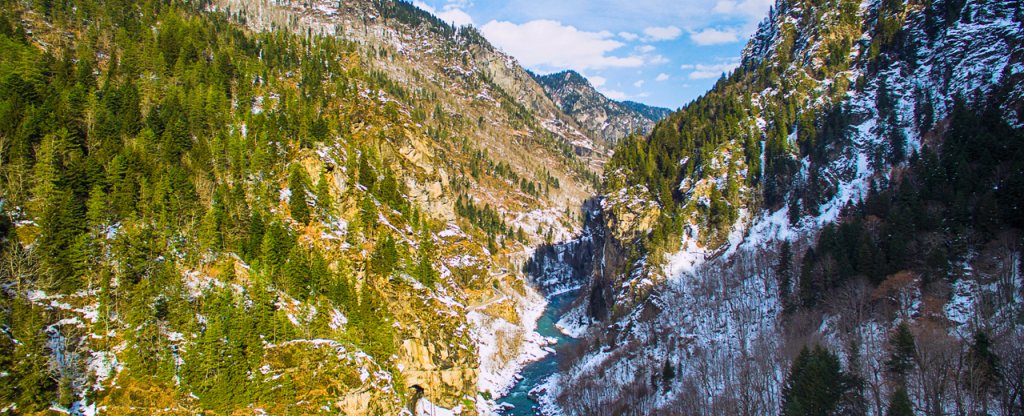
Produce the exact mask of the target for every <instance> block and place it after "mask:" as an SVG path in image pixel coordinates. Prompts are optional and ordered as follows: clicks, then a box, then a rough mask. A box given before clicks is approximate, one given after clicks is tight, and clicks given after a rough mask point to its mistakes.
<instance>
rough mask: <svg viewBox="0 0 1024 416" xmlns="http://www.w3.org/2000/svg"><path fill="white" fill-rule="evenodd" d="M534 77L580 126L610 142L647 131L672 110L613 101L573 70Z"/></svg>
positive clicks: (612, 143)
mask: <svg viewBox="0 0 1024 416" xmlns="http://www.w3.org/2000/svg"><path fill="white" fill-rule="evenodd" d="M534 78H535V79H536V80H537V82H539V83H540V84H541V85H542V86H544V91H545V92H546V93H547V95H548V96H549V97H551V99H552V100H554V102H555V104H557V105H558V106H559V108H561V109H562V111H565V113H566V114H568V115H569V116H571V117H572V118H573V119H575V120H576V121H577V122H578V123H579V125H580V126H581V128H583V129H584V130H586V131H589V132H591V133H592V135H593V136H595V137H597V138H598V139H600V140H602V141H603V142H605V143H608V144H610V145H614V144H615V143H616V142H617V141H618V140H619V139H622V138H623V137H626V136H629V135H631V134H640V135H645V134H648V133H650V131H651V129H652V128H654V123H656V122H658V121H659V120H661V119H662V118H665V117H666V116H667V115H668V114H669V113H671V110H668V109H664V108H657V107H650V106H646V105H644V104H640V103H633V102H618V101H612V100H610V99H608V97H605V96H604V95H603V94H601V93H600V92H598V91H597V89H596V88H594V86H593V85H591V84H590V81H588V80H587V79H586V78H584V77H583V76H582V75H580V74H579V73H578V72H576V71H571V70H570V71H563V72H558V73H554V74H548V75H535V76H534Z"/></svg>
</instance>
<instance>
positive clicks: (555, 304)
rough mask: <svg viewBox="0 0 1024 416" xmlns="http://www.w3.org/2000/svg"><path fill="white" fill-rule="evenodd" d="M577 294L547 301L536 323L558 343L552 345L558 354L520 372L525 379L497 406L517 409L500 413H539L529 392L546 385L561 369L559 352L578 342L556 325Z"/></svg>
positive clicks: (569, 294) (539, 328) (520, 415)
mask: <svg viewBox="0 0 1024 416" xmlns="http://www.w3.org/2000/svg"><path fill="white" fill-rule="evenodd" d="M576 293H577V291H572V292H568V293H563V294H559V295H555V296H552V297H550V298H549V299H548V306H547V308H546V309H545V310H544V314H543V315H541V317H540V319H539V320H537V332H539V333H540V334H541V335H543V336H545V337H550V338H554V339H556V340H558V342H557V343H556V344H555V345H554V346H553V348H554V349H555V353H554V354H548V355H546V356H544V358H541V359H540V360H538V361H534V362H532V363H530V364H527V365H526V367H525V368H523V371H522V372H521V373H520V376H522V379H520V380H519V381H518V382H517V383H516V385H515V386H514V387H513V388H512V390H510V391H509V392H508V394H506V395H505V396H504V397H501V398H499V399H498V400H497V403H498V404H506V405H511V406H514V407H508V406H506V408H505V409H503V410H501V411H500V414H502V415H508V416H526V415H531V416H532V415H539V414H540V413H539V411H538V409H537V402H535V401H534V400H533V399H531V398H530V390H533V388H534V387H537V385H539V384H541V383H542V382H544V379H546V378H547V377H548V376H550V375H552V374H554V373H555V371H557V370H558V359H559V355H560V354H559V351H562V350H563V349H564V348H565V347H567V346H570V345H572V343H574V342H575V339H573V338H572V337H569V336H567V335H565V334H563V333H562V332H561V331H559V330H558V328H556V327H555V322H558V319H559V318H560V317H561V316H562V314H564V313H565V309H566V307H568V306H569V304H570V303H572V301H573V300H574V299H575V298H576Z"/></svg>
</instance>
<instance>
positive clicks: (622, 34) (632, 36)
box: [619, 32, 640, 42]
mask: <svg viewBox="0 0 1024 416" xmlns="http://www.w3.org/2000/svg"><path fill="white" fill-rule="evenodd" d="M619 37H620V38H622V39H624V40H625V41H626V42H633V41H636V40H637V39H640V35H638V34H636V33H631V32H619Z"/></svg>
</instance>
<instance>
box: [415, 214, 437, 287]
mask: <svg viewBox="0 0 1024 416" xmlns="http://www.w3.org/2000/svg"><path fill="white" fill-rule="evenodd" d="M417 257H418V261H417V263H416V270H415V273H414V275H415V277H416V279H417V280H419V281H420V283H423V285H424V286H426V287H429V288H433V287H434V283H435V282H436V281H437V271H435V270H434V266H433V264H434V240H433V238H432V236H431V235H430V231H429V230H427V229H426V228H424V230H423V231H422V232H421V233H420V247H419V252H418V253H417Z"/></svg>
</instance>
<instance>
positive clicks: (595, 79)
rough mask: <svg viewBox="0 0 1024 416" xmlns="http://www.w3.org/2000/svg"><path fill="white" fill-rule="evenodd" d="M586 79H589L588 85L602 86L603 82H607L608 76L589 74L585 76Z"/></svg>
mask: <svg viewBox="0 0 1024 416" xmlns="http://www.w3.org/2000/svg"><path fill="white" fill-rule="evenodd" d="M587 80H589V81H590V85H593V86H594V88H601V87H603V86H604V84H607V83H608V78H605V77H601V76H597V75H593V76H589V77H587Z"/></svg>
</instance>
